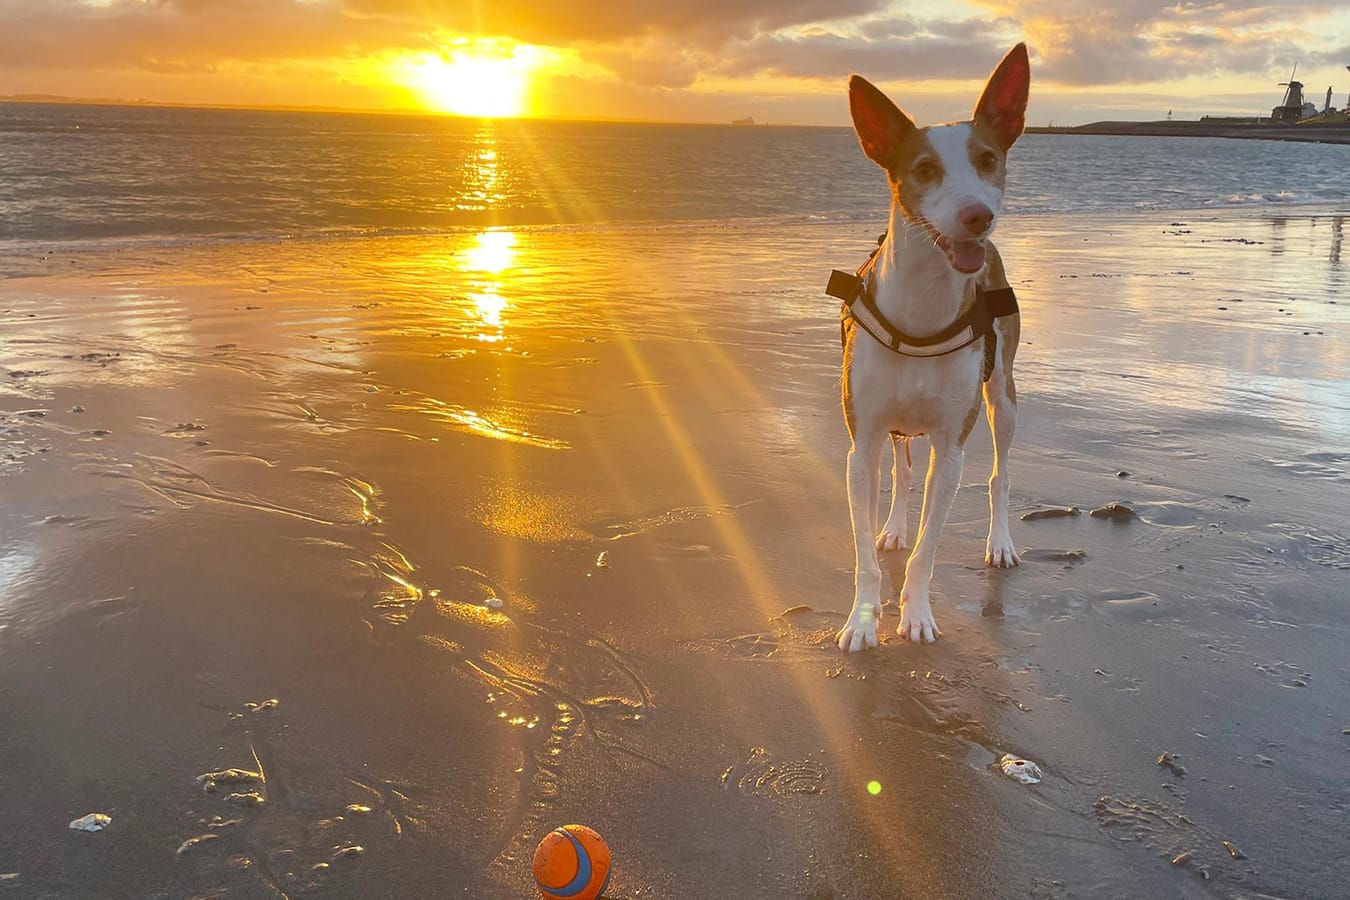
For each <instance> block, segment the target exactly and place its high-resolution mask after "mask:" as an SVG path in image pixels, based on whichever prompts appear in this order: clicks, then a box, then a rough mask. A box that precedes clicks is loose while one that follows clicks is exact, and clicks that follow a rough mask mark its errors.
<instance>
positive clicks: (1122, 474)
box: [1116, 469, 1130, 478]
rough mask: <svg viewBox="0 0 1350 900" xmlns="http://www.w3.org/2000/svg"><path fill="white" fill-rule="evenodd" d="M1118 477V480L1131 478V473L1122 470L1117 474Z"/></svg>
mask: <svg viewBox="0 0 1350 900" xmlns="http://www.w3.org/2000/svg"><path fill="white" fill-rule="evenodd" d="M1116 477H1117V478H1129V477H1130V473H1129V472H1127V471H1126V470H1125V469H1121V470H1120V471H1119V472H1117V473H1116Z"/></svg>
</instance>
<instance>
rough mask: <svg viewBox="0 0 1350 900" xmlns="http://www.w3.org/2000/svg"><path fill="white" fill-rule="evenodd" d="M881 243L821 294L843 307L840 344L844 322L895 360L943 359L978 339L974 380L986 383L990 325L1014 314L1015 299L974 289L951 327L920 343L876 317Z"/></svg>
mask: <svg viewBox="0 0 1350 900" xmlns="http://www.w3.org/2000/svg"><path fill="white" fill-rule="evenodd" d="M885 238H886V236H885V235H884V234H883V235H882V236H881V237H880V238H878V239H877V248H876V249H875V250H873V251H872V252H871V253H870V254H868V256H867V261H866V262H864V263H863V264H862V265H861V266H859V267H858V271H857V274H854V275H850V274H849V273H847V272H841V271H839V270H838V269H835V270H834V271H832V272H830V281H829V283H828V284H827V285H826V286H825V293H827V294H829V295H830V296H831V297H836V298H838V299H840V300H842V301H844V302H843V305H842V306H841V307H840V308H839V342H840V344H843V343H844V342H845V336H846V334H847V330H848V322H849V320H850V319H852V320H853V321H854V322H855V323H857V325H858V327H859V328H861V329H862V330H863V331H865V332H867V333H868V334H870V335H871V336H872V337H873V338H875V339H876V340H877V341H878V342H879V343H881V344H882V345H883V346H885V347H887V348H889V349H891V350H893V351H894V352H896V353H899V354H900V355H901V356H917V357H926V356H946V355H947V354H948V353H955V352H956V351H957V350H961V349H963V348H965V347H969V346H970V345H971V344H973V343H975V342H976V341H978V340H980V339H981V338H983V339H984V366H983V368H982V370H981V374H980V378H981V380H982V381H988V380H989V376H990V375H992V374H993V372H994V359H995V357H996V354H997V353H998V332H996V331H995V330H994V320H995V319H1001V318H1003V317H1004V316H1011V315H1013V314H1015V313H1016V312H1017V295H1016V294H1015V293H1013V289H1012V288H1010V287H1006V288H999V289H997V290H993V291H987V290H985V289H984V288H983V287H980V286H979V285H976V286H975V302H974V304H972V305H971V307H970V309H968V310H967V311H966V312H965V313H964V314H963V315H961V316H960V317H958V318H957V320H956V321H955V322H953V323H952V324H951V325H949V326H947V327H946V328H944V329H943V330H942V331H939V332H938V333H937V334H932V335H928V336H926V337H917V336H915V335H912V334H905V333H904V332H903V331H901V330H900V329H899V328H896V327H895V326H894V325H893V324H891V322H890V321H889V320H888V319H887V318H886V317H885V316H884V315H882V312H881V309H880V308H879V307H878V306H877V301H876V297H875V295H874V293H873V290H872V275H873V271H874V269H875V268H876V261H877V254H878V253H880V252H881V243H882V241H884V240H885Z"/></svg>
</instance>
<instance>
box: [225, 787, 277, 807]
mask: <svg viewBox="0 0 1350 900" xmlns="http://www.w3.org/2000/svg"><path fill="white" fill-rule="evenodd" d="M225 801H226V802H227V803H237V804H238V805H240V806H248V807H254V806H262V805H263V804H264V803H266V802H267V798H266V797H264V796H263V795H262V794H260V793H258V792H257V791H240V792H238V793H234V794H231V795H230V796H228V797H226V798H225Z"/></svg>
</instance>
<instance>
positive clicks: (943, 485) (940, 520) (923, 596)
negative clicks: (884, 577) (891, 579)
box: [897, 433, 966, 643]
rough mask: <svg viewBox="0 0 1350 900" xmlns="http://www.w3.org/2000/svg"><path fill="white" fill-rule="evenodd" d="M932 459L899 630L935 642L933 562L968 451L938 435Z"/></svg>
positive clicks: (907, 567)
mask: <svg viewBox="0 0 1350 900" xmlns="http://www.w3.org/2000/svg"><path fill="white" fill-rule="evenodd" d="M932 442H933V450H932V453H931V455H930V456H929V462H928V478H927V479H926V480H925V481H924V486H923V512H921V513H920V514H919V538H918V540H916V541H915V542H914V552H913V553H912V554H910V557H909V562H908V563H906V565H905V586H904V587H903V588H902V589H901V590H900V627H899V628H898V629H897V631H898V632H899V634H900V636H901V637H902V638H907V639H908V640H911V641H915V642H923V643H932V642H933V641H936V640H937V639H938V635H939V634H941V633H942V632H940V631H938V627H937V622H936V621H934V619H933V606H932V604H931V603H930V602H929V600H928V585H929V583H930V582H931V581H932V580H933V560H934V558H935V557H936V556H937V545H938V538H940V537H941V536H942V528H943V526H944V525H946V524H947V513H949V512H950V511H951V508H952V500H954V499H955V498H956V489H957V487H958V486H960V484H961V470H962V468H963V467H964V466H965V459H966V451H965V448H964V447H962V446H961V443H960V442H959V441H957V440H956V439H955V438H954V437H952V436H951V435H946V434H942V433H935V434H934V435H933V436H932Z"/></svg>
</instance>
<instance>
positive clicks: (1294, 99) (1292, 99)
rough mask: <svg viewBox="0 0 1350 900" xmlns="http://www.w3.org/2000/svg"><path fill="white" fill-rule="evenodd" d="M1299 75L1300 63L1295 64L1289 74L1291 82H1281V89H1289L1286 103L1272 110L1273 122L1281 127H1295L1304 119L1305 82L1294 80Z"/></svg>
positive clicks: (1286, 94)
mask: <svg viewBox="0 0 1350 900" xmlns="http://www.w3.org/2000/svg"><path fill="white" fill-rule="evenodd" d="M1297 73H1298V63H1294V70H1293V71H1292V72H1290V73H1289V80H1288V81H1281V82H1280V87H1283V88H1288V90H1287V91H1285V92H1284V102H1282V103H1281V104H1280V105H1279V106H1276V107H1274V108H1272V109H1271V111H1270V121H1271V122H1274V123H1277V124H1280V125H1293V124H1294V123H1295V122H1297V121H1298V120H1299V119H1301V118H1303V82H1301V81H1295V80H1294V75H1296V74H1297Z"/></svg>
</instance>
